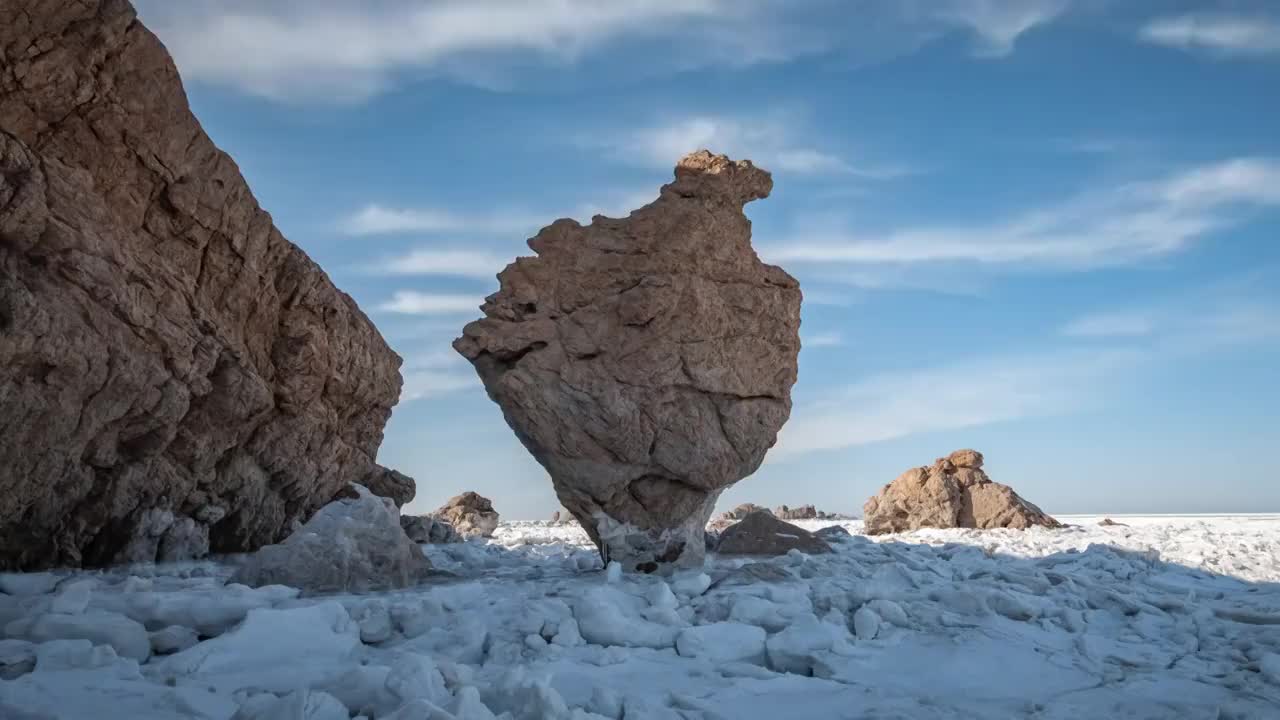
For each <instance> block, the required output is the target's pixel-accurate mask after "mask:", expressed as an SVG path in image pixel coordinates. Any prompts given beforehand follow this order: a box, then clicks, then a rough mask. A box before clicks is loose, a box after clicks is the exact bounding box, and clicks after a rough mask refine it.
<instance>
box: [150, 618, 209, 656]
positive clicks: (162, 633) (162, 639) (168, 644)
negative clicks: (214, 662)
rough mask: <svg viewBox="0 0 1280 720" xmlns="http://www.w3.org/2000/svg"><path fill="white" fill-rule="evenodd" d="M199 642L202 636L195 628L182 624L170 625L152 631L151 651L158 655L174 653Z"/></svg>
mask: <svg viewBox="0 0 1280 720" xmlns="http://www.w3.org/2000/svg"><path fill="white" fill-rule="evenodd" d="M198 642H200V636H199V635H197V634H196V631H195V630H192V629H191V628H189V627H183V626H181V625H170V626H169V627H167V628H164V629H163V630H156V631H155V632H153V633H151V652H153V653H155V654H157V655H172V654H173V653H176V652H182V651H183V650H186V649H187V648H191V647H195V645H196V643H198Z"/></svg>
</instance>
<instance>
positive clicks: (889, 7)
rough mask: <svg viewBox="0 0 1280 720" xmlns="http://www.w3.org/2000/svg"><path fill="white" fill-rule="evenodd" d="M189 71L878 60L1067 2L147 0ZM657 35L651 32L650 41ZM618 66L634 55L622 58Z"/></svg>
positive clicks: (379, 71) (258, 82) (223, 75)
mask: <svg viewBox="0 0 1280 720" xmlns="http://www.w3.org/2000/svg"><path fill="white" fill-rule="evenodd" d="M137 4H138V5H139V10H140V13H141V15H142V18H143V19H144V20H145V21H146V22H147V23H148V24H149V25H150V26H151V27H152V29H153V30H155V31H156V33H157V35H159V36H160V38H161V40H163V41H164V43H165V45H166V46H168V47H169V49H170V50H171V52H172V53H173V55H174V58H175V60H176V62H177V64H178V67H179V69H180V70H181V71H182V73H183V76H184V77H185V78H186V79H187V80H189V81H190V80H196V81H203V82H209V83H214V84H218V85H223V86H227V87H232V88H236V89H238V90H241V91H243V92H247V93H249V94H252V95H257V96H261V97H266V98H270V99H274V100H289V101H298V100H304V101H316V102H352V101H361V100H364V99H367V98H369V97H372V96H374V95H377V94H378V93H381V92H384V91H386V90H388V89H390V88H392V87H394V86H395V85H397V84H398V83H400V82H402V81H404V79H405V78H406V77H414V76H422V75H424V74H425V75H431V74H438V75H445V76H448V77H450V78H453V79H457V80H461V81H463V82H468V83H473V84H478V85H482V86H487V87H493V88H504V87H509V86H511V85H512V83H510V82H509V80H508V79H507V78H506V77H505V76H506V75H507V74H509V73H511V72H516V71H519V70H521V69H525V70H528V69H530V68H538V67H539V66H551V67H564V66H566V65H571V64H575V63H577V62H579V61H580V60H581V59H583V58H585V57H590V56H595V55H601V54H606V53H625V52H627V51H628V50H635V49H637V48H643V49H644V50H647V51H649V52H645V54H644V55H643V59H644V64H645V65H646V66H649V67H656V68H657V69H660V70H661V69H668V70H671V71H676V70H685V69H688V68H690V67H700V66H707V65H722V66H727V67H742V66H748V65H753V64H757V63H762V62H782V61H786V60H789V59H792V58H795V57H798V56H804V55H811V54H815V53H838V54H842V55H846V56H849V57H850V58H851V59H853V60H855V61H856V60H858V59H863V60H864V61H865V60H874V59H883V58H885V57H893V56H895V55H901V54H904V53H908V52H912V51H914V50H915V49H917V48H919V47H921V46H922V45H924V44H927V43H928V42H930V41H933V40H935V39H937V38H939V37H943V36H946V35H947V34H949V33H951V32H954V31H962V32H967V33H969V34H971V35H972V36H973V37H974V38H976V39H977V41H978V50H977V52H978V54H981V55H986V56H995V57H998V56H1002V55H1006V54H1008V53H1009V52H1010V51H1011V50H1012V49H1013V47H1014V44H1015V42H1016V40H1017V39H1018V38H1019V36H1021V35H1022V34H1023V33H1025V32H1027V31H1028V30H1030V29H1032V28H1034V27H1037V26H1041V25H1044V24H1046V23H1048V22H1050V21H1052V20H1053V19H1055V18H1056V17H1058V16H1059V15H1060V14H1061V11H1062V10H1063V9H1064V8H1065V6H1066V0H929V1H928V2H924V3H921V2H906V1H904V0H857V1H856V2H853V1H849V2H845V1H841V0H682V1H681V2H667V1H665V0H609V1H608V2H600V1H599V0H369V1H368V2H362V3H352V2H346V1H344V0H275V1H274V2H265V1H263V0H184V1H183V2H172V1H171V0H138V3H137ZM644 43H648V44H644ZM621 59H622V60H627V59H629V60H631V61H632V62H630V63H626V62H620V63H619V64H618V66H619V67H622V66H624V65H628V64H635V63H634V59H635V58H634V57H629V58H628V57H624V58H621Z"/></svg>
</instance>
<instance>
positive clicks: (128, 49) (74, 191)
mask: <svg viewBox="0 0 1280 720" xmlns="http://www.w3.org/2000/svg"><path fill="white" fill-rule="evenodd" d="M0 5H2V6H3V7H2V8H0V570H12V569H34V568H40V567H48V566H54V565H102V564H107V563H111V562H114V561H119V560H155V559H157V558H159V559H180V558H181V557H183V556H184V555H185V554H198V553H200V552H203V551H204V549H205V548H209V549H212V550H213V551H217V552H235V551H245V550H252V549H254V548H257V547H259V546H261V545H264V544H266V543H271V542H276V541H278V540H282V539H283V538H284V537H285V535H287V534H288V532H289V529H290V528H291V527H292V526H294V525H295V523H297V522H299V521H303V520H306V519H307V518H308V517H310V516H311V514H312V513H314V512H315V511H316V510H317V509H319V508H320V507H321V506H323V505H325V504H326V503H328V502H329V501H330V500H331V499H333V497H334V496H335V494H336V493H338V492H339V490H340V489H341V488H342V487H343V486H345V485H346V484H347V483H349V482H352V481H356V482H360V481H362V480H363V479H365V478H366V477H368V476H370V475H371V473H376V472H380V471H378V470H377V468H376V466H375V464H374V457H375V454H376V452H377V449H378V445H379V444H380V443H381V441H382V429H383V425H384V424H385V423H386V421H387V418H388V417H389V416H390V414H391V407H392V406H393V405H394V404H395V403H396V400H397V398H398V397H399V392H400V382H401V381H400V374H399V367H400V358H399V357H397V356H396V354H395V353H394V352H392V351H391V349H390V348H389V347H388V346H387V344H386V343H385V342H384V341H383V339H382V337H381V336H380V335H379V334H378V331H377V330H376V329H375V328H374V326H373V324H372V323H370V322H369V320H368V318H366V317H365V315H364V313H362V312H361V311H360V309H359V308H358V307H356V304H355V302H354V301H352V299H351V298H350V297H348V296H347V295H345V294H343V293H342V292H341V291H339V290H338V289H337V288H335V287H334V285H333V283H332V282H330V280H329V278H328V277H327V276H326V275H325V273H324V272H323V271H322V270H321V269H320V268H319V267H318V266H317V265H316V264H315V263H314V262H312V261H311V259H310V258H308V257H307V255H306V254H305V253H304V252H303V251H302V250H300V249H298V248H297V247H296V246H294V245H293V244H291V243H290V242H289V241H288V240H286V239H285V238H284V236H282V235H281V234H280V231H279V230H277V229H276V227H275V226H274V225H273V224H272V222H271V217H270V216H269V215H268V214H267V213H266V212H265V211H264V210H262V208H260V207H259V206H258V203H257V202H256V201H255V200H254V197H253V195H252V194H251V193H250V191H249V188H248V186H247V185H246V184H245V181H244V178H243V177H241V175H240V172H239V170H238V169H237V168H236V164H235V163H234V162H233V161H232V160H231V158H230V157H228V156H227V155H226V154H225V153H223V152H222V151H220V150H219V149H218V148H217V147H215V146H214V144H213V142H211V141H210V139H209V137H208V136H207V135H205V133H204V131H203V130H202V129H201V128H200V124H199V123H198V122H197V121H196V118H195V117H194V116H192V114H191V111H190V109H189V108H188V105H187V100H186V97H185V95H184V93H183V88H182V83H181V81H180V79H179V77H178V73H177V71H176V70H175V68H174V65H173V63H172V61H171V60H170V58H169V55H168V53H167V52H166V51H165V49H164V47H163V46H162V45H161V44H160V42H159V41H158V40H157V39H156V38H155V36H153V35H152V34H151V32H150V31H148V30H147V28H146V27H144V26H143V25H142V24H141V23H140V22H138V20H137V18H136V16H135V13H134V10H133V8H132V7H131V6H130V4H129V3H128V2H125V1H124V0H78V1H77V2H22V1H20V2H17V3H12V2H5V3H0ZM410 485H411V481H409V480H408V478H404V476H399V477H398V479H397V482H396V486H397V487H396V489H395V496H396V498H397V500H401V499H403V498H404V497H405V496H411V495H412V491H411V488H410Z"/></svg>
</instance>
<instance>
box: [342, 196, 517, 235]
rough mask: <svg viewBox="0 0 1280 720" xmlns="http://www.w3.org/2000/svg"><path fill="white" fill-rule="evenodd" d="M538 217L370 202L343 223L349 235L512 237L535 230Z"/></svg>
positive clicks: (514, 213)
mask: <svg viewBox="0 0 1280 720" xmlns="http://www.w3.org/2000/svg"><path fill="white" fill-rule="evenodd" d="M540 222H542V221H541V220H540V219H539V218H537V217H534V216H533V215H529V214H523V213H517V212H506V213H504V212H497V213H493V214H489V215H464V214H459V213H456V212H451V211H449V210H443V209H439V208H432V207H419V208H395V207H387V206H385V205H380V204H378V203H370V204H368V205H365V206H364V207H363V208H361V209H360V210H358V211H356V212H354V213H352V214H351V215H350V216H348V217H346V218H345V219H343V220H342V222H341V223H340V227H341V229H342V231H343V232H345V233H347V234H348V235H357V236H365V235H394V234H401V233H453V234H459V233H466V234H474V235H483V234H490V235H511V234H519V233H524V232H528V231H529V230H530V228H534V229H536V228H537V227H538V226H539V223H540Z"/></svg>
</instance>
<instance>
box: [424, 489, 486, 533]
mask: <svg viewBox="0 0 1280 720" xmlns="http://www.w3.org/2000/svg"><path fill="white" fill-rule="evenodd" d="M432 515H435V516H436V517H438V518H440V519H441V520H443V521H445V522H447V523H449V524H450V525H452V526H453V529H454V530H457V531H458V534H459V535H461V536H462V537H486V538H487V537H493V531H494V530H497V529H498V513H497V511H495V510H494V509H493V503H492V502H490V501H489V498H486V497H484V496H483V495H480V494H478V493H474V492H471V491H467V492H464V493H462V494H461V495H455V496H454V497H452V498H450V499H449V502H447V503H445V504H444V505H443V506H441V507H440V509H439V510H436V511H435V512H434V513H432Z"/></svg>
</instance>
